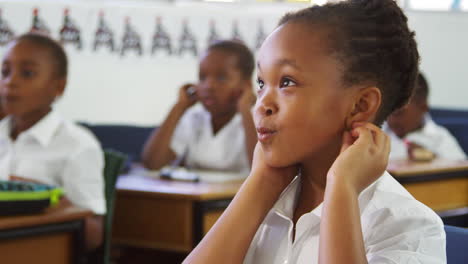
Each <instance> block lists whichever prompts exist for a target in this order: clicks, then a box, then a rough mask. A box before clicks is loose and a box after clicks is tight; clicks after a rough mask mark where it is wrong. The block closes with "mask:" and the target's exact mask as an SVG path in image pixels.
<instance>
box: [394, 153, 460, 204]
mask: <svg viewBox="0 0 468 264" xmlns="http://www.w3.org/2000/svg"><path fill="white" fill-rule="evenodd" d="M387 170H388V172H389V173H390V174H392V175H393V176H394V177H395V178H396V179H397V180H398V181H399V182H400V183H401V184H402V185H403V186H405V188H406V189H407V190H408V191H409V192H410V193H411V194H412V195H413V196H414V197H415V198H416V199H417V200H419V201H420V202H422V203H424V204H426V205H427V206H429V207H430V208H432V209H433V210H435V211H445V210H450V209H455V208H462V207H467V206H468V161H466V160H465V161H446V160H434V161H432V162H429V163H425V162H411V161H407V160H402V161H392V162H390V164H389V166H388V168H387Z"/></svg>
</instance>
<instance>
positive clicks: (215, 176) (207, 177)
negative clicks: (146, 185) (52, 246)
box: [129, 168, 248, 182]
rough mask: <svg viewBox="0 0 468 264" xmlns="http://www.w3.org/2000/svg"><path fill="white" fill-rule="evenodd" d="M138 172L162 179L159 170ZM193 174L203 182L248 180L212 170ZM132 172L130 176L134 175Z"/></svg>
mask: <svg viewBox="0 0 468 264" xmlns="http://www.w3.org/2000/svg"><path fill="white" fill-rule="evenodd" d="M135 170H137V171H133V170H132V172H134V173H138V174H140V175H145V176H147V177H151V178H160V176H159V170H147V169H144V168H137V169H135ZM190 171H191V172H195V173H197V174H198V176H199V177H200V181H201V182H228V181H238V180H243V179H245V178H247V176H248V175H247V174H245V173H236V172H224V171H210V170H190ZM132 172H130V173H129V174H132Z"/></svg>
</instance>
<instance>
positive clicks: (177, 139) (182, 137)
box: [170, 110, 193, 157]
mask: <svg viewBox="0 0 468 264" xmlns="http://www.w3.org/2000/svg"><path fill="white" fill-rule="evenodd" d="M192 116H193V115H192V114H191V111H190V110H189V111H188V112H186V113H185V114H184V115H183V116H182V118H181V119H180V121H179V123H178V124H177V126H176V128H175V130H174V134H173V135H172V138H171V144H170V147H171V150H172V151H174V153H175V154H176V156H178V157H180V156H182V155H183V154H184V153H185V151H186V150H187V148H188V147H189V142H190V136H191V134H190V132H192V131H193V126H192V125H191V124H192V120H191V117H192Z"/></svg>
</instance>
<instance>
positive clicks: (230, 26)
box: [0, 1, 274, 57]
mask: <svg viewBox="0 0 468 264" xmlns="http://www.w3.org/2000/svg"><path fill="white" fill-rule="evenodd" d="M2 7H4V10H3V13H2V12H1V10H0V46H1V45H5V44H6V43H8V41H10V40H11V39H12V38H13V37H14V35H15V34H22V33H24V32H36V33H40V34H45V35H49V36H51V37H54V38H56V39H57V40H58V41H60V43H62V44H63V45H65V46H70V47H73V48H74V51H76V52H82V51H86V52H90V51H91V52H98V51H99V52H101V50H102V51H107V52H108V53H109V54H115V55H116V56H119V55H120V57H126V56H127V54H128V55H130V54H133V55H131V56H134V55H137V56H139V57H141V56H153V55H154V56H156V55H158V54H165V55H166V56H173V57H181V56H186V55H191V56H194V57H196V56H198V54H199V53H200V51H201V50H204V49H205V48H206V47H207V46H208V45H209V44H210V43H213V42H214V41H217V40H221V39H224V38H228V39H234V40H238V41H242V42H244V43H245V44H246V45H248V46H250V47H251V48H252V50H257V49H258V48H259V47H260V45H261V43H262V42H263V40H264V39H265V37H266V35H267V33H268V32H269V31H268V30H265V27H264V21H262V20H258V19H256V18H255V19H254V17H258V15H257V14H256V13H255V12H254V13H253V14H251V15H249V14H247V17H248V16H251V17H252V19H247V20H246V17H242V19H240V18H239V17H236V16H239V14H237V15H236V13H235V12H234V13H233V12H230V11H229V9H227V8H226V9H222V10H221V11H222V12H209V11H208V13H209V14H212V16H211V17H208V16H206V15H204V13H205V12H203V10H202V9H199V10H197V12H191V11H192V10H188V9H186V8H185V9H184V8H181V7H176V6H167V5H166V6H164V7H162V8H152V9H143V8H136V7H132V8H123V7H119V6H118V5H116V6H115V8H106V13H104V11H103V10H104V8H103V7H102V5H100V6H99V7H98V6H96V5H89V6H88V5H86V4H79V5H78V4H70V5H63V3H57V4H53V3H52V2H44V4H39V2H37V1H31V3H28V2H27V1H25V2H21V3H16V2H14V1H11V2H7V3H4V4H1V6H0V8H2ZM112 7H114V6H112ZM117 7H119V8H117ZM5 10H6V11H5ZM8 10H13V11H12V12H13V13H15V14H14V15H13V14H11V15H10V14H9V13H8ZM28 10H29V11H28ZM59 10H60V11H59ZM29 12H31V13H32V17H31V20H29V21H30V26H28V27H27V28H24V21H25V18H26V20H27V16H28V15H27V14H28V13H29ZM18 13H21V15H20V16H19V15H18ZM31 13H30V14H31ZM187 13H193V14H191V15H188V14H187ZM23 14H24V15H23ZM132 17H133V18H135V20H132ZM150 17H152V21H154V17H156V21H155V23H154V22H153V23H151V24H153V26H149V25H148V23H147V22H146V23H145V22H142V21H148V19H149V18H150ZM20 18H21V19H20ZM240 21H242V24H241V23H240ZM253 21H257V22H253ZM271 21H273V19H271ZM255 24H257V25H256V26H255ZM268 24H270V26H269V28H272V27H273V26H272V25H274V24H272V23H268ZM11 25H15V26H16V27H17V28H16V29H15V28H12V27H11ZM20 25H22V26H20ZM151 27H152V29H150V28H151ZM145 50H146V51H147V52H145ZM158 56H159V55H158Z"/></svg>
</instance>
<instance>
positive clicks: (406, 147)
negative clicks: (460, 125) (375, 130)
mask: <svg viewBox="0 0 468 264" xmlns="http://www.w3.org/2000/svg"><path fill="white" fill-rule="evenodd" d="M428 96H429V86H428V83H427V81H426V78H425V77H424V75H423V74H422V73H419V75H418V79H417V82H416V89H415V90H414V94H413V96H412V97H411V99H410V101H409V103H408V104H407V105H406V106H404V107H403V108H401V109H399V110H397V111H395V112H394V113H393V114H392V115H391V116H390V117H389V118H388V119H387V126H385V128H384V129H385V132H386V133H387V134H388V135H389V136H390V138H391V144H392V149H391V152H390V159H392V160H396V159H407V158H410V159H420V158H422V159H431V158H435V157H437V158H443V159H452V160H459V159H466V154H465V153H464V152H463V150H462V148H461V147H460V146H459V144H458V142H457V140H456V139H455V138H454V137H453V136H452V135H451V134H450V132H449V131H448V130H447V129H446V128H444V127H442V126H440V125H437V124H436V123H435V122H434V121H433V120H432V118H431V117H430V116H429V113H428V111H429V104H428ZM418 155H421V156H422V157H418Z"/></svg>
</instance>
